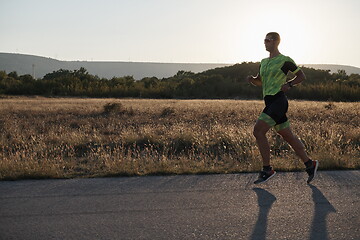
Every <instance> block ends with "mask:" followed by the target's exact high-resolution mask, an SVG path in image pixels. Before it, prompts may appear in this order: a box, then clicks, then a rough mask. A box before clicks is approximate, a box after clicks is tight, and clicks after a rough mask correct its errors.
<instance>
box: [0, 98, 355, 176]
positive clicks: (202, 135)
mask: <svg viewBox="0 0 360 240" xmlns="http://www.w3.org/2000/svg"><path fill="white" fill-rule="evenodd" d="M263 106H264V105H263V102H262V101H250V100H249V101H248V100H145V99H81V98H78V99H74V98H41V97H38V98H7V99H6V98H4V99H0V179H3V180H4V179H23V178H73V177H101V176H121V175H147V174H193V173H230V172H249V171H258V170H259V169H260V168H261V160H260V154H259V152H258V149H257V147H256V143H255V138H254V137H253V136H252V128H253V125H254V122H255V120H256V118H257V117H258V115H259V113H260V112H261V110H262V108H263ZM359 111H360V103H358V102H357V103H329V102H309V101H290V109H289V113H288V116H289V119H290V121H291V123H292V125H291V126H292V128H293V130H294V132H295V133H296V134H297V135H298V136H299V138H300V139H301V140H302V141H303V143H304V145H305V146H306V149H307V152H308V153H309V155H310V156H311V157H312V158H313V159H316V160H319V161H320V168H321V169H356V168H359V166H360V128H359V126H360V117H359ZM269 138H270V143H271V146H272V154H271V157H272V164H273V165H274V167H275V168H276V169H277V170H284V171H292V170H302V169H303V164H302V162H301V161H300V160H299V159H298V158H297V157H296V156H295V154H294V152H293V151H292V149H291V148H290V147H289V145H287V144H286V143H285V142H284V141H283V140H282V139H281V138H280V137H279V136H277V134H276V133H275V132H274V131H270V132H269Z"/></svg>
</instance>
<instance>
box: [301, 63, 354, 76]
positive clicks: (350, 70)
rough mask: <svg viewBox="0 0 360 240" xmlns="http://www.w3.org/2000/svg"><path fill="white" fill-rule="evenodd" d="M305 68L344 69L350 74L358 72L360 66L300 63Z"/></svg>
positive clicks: (332, 71)
mask: <svg viewBox="0 0 360 240" xmlns="http://www.w3.org/2000/svg"><path fill="white" fill-rule="evenodd" d="M300 66H304V67H307V68H314V69H320V70H330V72H331V73H336V72H337V71H338V70H345V72H346V73H347V74H348V75H350V74H352V73H355V74H360V68H358V67H352V66H347V65H336V64H300Z"/></svg>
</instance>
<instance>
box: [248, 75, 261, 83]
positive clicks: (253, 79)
mask: <svg viewBox="0 0 360 240" xmlns="http://www.w3.org/2000/svg"><path fill="white" fill-rule="evenodd" d="M245 80H246V81H247V82H249V83H251V84H252V85H254V86H261V78H260V76H259V74H258V75H257V76H256V77H254V76H247V77H246V78H245Z"/></svg>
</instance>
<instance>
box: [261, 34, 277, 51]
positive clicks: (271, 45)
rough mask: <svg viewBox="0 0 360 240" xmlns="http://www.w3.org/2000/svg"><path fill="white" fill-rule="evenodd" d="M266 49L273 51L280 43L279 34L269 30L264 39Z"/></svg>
mask: <svg viewBox="0 0 360 240" xmlns="http://www.w3.org/2000/svg"><path fill="white" fill-rule="evenodd" d="M264 44H265V48H266V51H269V52H271V51H273V50H274V49H276V48H277V47H278V46H279V44H280V35H279V34H278V33H277V32H269V33H268V34H266V37H265V39H264Z"/></svg>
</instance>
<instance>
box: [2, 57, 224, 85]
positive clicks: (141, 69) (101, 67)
mask: <svg viewBox="0 0 360 240" xmlns="http://www.w3.org/2000/svg"><path fill="white" fill-rule="evenodd" d="M33 65H34V71H35V77H36V78H42V77H43V76H44V75H45V74H47V73H51V72H53V71H57V70H59V69H68V70H75V69H80V67H84V68H85V69H86V70H88V72H89V73H90V74H92V75H97V76H99V77H101V78H102V77H103V78H108V79H109V78H112V77H114V76H115V77H123V76H133V77H134V78H135V79H138V80H139V79H142V78H144V77H157V78H164V77H171V76H174V75H175V74H176V73H177V72H178V71H180V70H183V71H192V72H194V73H198V72H203V71H206V70H209V69H213V68H216V67H225V66H229V65H230V64H202V63H199V64H196V63H150V62H148V63H146V62H95V61H91V62H90V61H89V62H88V61H59V60H56V59H52V58H45V57H39V56H33V55H25V54H12V53H0V71H1V70H3V71H4V70H5V71H6V72H7V73H9V72H12V71H16V72H17V73H18V74H19V75H23V74H30V75H33Z"/></svg>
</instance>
